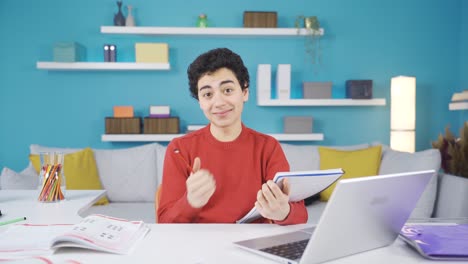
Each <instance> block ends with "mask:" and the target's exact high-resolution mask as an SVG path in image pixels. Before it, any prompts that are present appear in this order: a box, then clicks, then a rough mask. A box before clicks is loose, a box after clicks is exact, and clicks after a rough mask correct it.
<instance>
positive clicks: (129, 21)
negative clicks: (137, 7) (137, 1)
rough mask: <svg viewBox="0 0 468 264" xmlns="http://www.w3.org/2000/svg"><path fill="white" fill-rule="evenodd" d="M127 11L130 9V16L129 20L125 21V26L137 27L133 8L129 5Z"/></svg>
mask: <svg viewBox="0 0 468 264" xmlns="http://www.w3.org/2000/svg"><path fill="white" fill-rule="evenodd" d="M127 9H128V15H127V19H126V20H125V26H126V27H134V26H135V18H134V17H133V14H132V6H131V5H128V6H127Z"/></svg>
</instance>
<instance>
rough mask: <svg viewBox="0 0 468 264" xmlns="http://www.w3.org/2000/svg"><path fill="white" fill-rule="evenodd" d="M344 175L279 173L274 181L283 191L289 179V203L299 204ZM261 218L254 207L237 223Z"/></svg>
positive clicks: (335, 172)
mask: <svg viewBox="0 0 468 264" xmlns="http://www.w3.org/2000/svg"><path fill="white" fill-rule="evenodd" d="M343 173H344V171H343V170H342V169H329V170H316V171H290V172H277V173H276V174H275V177H274V178H273V181H274V182H275V183H276V184H278V186H279V187H280V188H281V189H282V188H283V180H284V179H285V178H288V181H289V185H290V193H289V201H291V202H297V201H300V200H304V199H305V198H307V197H310V196H312V195H315V194H317V193H319V192H321V191H323V190H325V189H326V188H327V187H328V186H330V185H332V184H333V183H334V182H336V181H337V180H338V179H339V178H340V177H341V175H343ZM260 217H261V215H260V213H259V212H258V211H257V209H256V208H255V206H254V207H253V208H252V209H251V210H250V211H249V212H248V213H247V214H246V215H245V216H244V217H242V218H241V219H239V220H237V221H236V222H237V223H239V224H241V223H249V222H252V221H254V220H256V219H258V218H260Z"/></svg>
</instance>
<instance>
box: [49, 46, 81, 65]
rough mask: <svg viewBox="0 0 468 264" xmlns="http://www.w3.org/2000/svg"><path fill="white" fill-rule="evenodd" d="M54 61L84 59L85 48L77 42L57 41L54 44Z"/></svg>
mask: <svg viewBox="0 0 468 264" xmlns="http://www.w3.org/2000/svg"><path fill="white" fill-rule="evenodd" d="M53 53H54V61H57V62H75V61H85V60H86V49H85V47H84V46H82V45H81V44H79V43H78V42H57V43H55V44H54V52H53Z"/></svg>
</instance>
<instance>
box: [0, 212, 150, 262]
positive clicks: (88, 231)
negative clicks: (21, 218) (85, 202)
mask: <svg viewBox="0 0 468 264" xmlns="http://www.w3.org/2000/svg"><path fill="white" fill-rule="evenodd" d="M148 231H149V227H148V225H146V224H145V223H144V222H143V221H128V220H125V219H120V218H115V217H110V216H105V215H99V214H94V215H89V216H87V217H85V218H83V219H82V220H81V222H80V223H78V224H75V225H70V224H41V225H36V224H16V225H11V226H9V227H8V228H7V229H6V230H4V231H3V232H2V233H1V236H2V239H0V254H1V255H4V256H5V257H20V256H37V255H51V254H52V253H53V252H54V251H55V250H56V249H58V248H64V247H77V248H86V249H91V250H96V251H104V252H109V253H115V254H122V255H125V254H130V253H131V252H132V251H133V249H134V248H135V247H136V246H137V244H138V242H139V241H140V240H142V239H143V238H144V237H145V235H146V234H147V233H148Z"/></svg>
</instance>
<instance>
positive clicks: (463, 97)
mask: <svg viewBox="0 0 468 264" xmlns="http://www.w3.org/2000/svg"><path fill="white" fill-rule="evenodd" d="M458 101H468V90H463V91H462V92H460V93H454V94H453V95H452V102H458Z"/></svg>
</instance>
